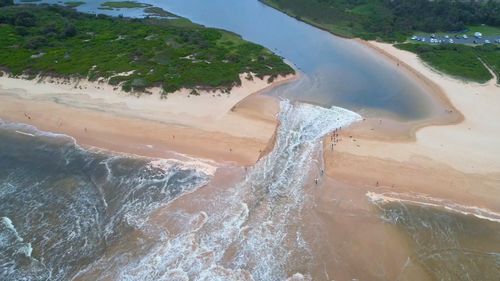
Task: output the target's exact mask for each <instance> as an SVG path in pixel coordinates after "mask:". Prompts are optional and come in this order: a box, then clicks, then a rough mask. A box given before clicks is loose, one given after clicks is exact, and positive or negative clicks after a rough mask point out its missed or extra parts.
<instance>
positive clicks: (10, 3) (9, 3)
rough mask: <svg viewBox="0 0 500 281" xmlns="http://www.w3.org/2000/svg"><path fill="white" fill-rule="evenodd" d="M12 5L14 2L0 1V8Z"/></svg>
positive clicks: (12, 0) (10, 0)
mask: <svg viewBox="0 0 500 281" xmlns="http://www.w3.org/2000/svg"><path fill="white" fill-rule="evenodd" d="M10 5H14V0H0V7H5V6H10Z"/></svg>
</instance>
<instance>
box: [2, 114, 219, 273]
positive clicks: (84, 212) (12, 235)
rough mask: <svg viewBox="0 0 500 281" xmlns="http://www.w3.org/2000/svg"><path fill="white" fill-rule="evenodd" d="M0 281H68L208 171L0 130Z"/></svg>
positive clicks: (17, 128)
mask: <svg viewBox="0 0 500 281" xmlns="http://www.w3.org/2000/svg"><path fill="white" fill-rule="evenodd" d="M0 144H1V149H0V202H1V204H0V217H1V222H0V224H1V226H0V279H1V280H46V279H47V278H49V277H50V280H67V279H69V277H71V276H72V275H73V274H75V273H76V272H77V271H78V270H79V269H80V268H81V266H82V265H85V264H88V263H90V262H92V261H94V260H95V259H98V258H99V257H100V256H102V254H103V253H104V252H105V251H106V249H107V248H108V247H112V246H113V244H115V243H116V241H118V240H120V239H121V237H123V236H124V235H125V234H127V233H129V232H130V231H133V230H135V229H141V228H143V227H144V222H145V220H146V218H147V216H148V215H149V214H150V213H151V212H152V211H153V210H155V209H157V208H158V207H160V206H162V205H164V204H167V203H168V202H169V201H171V200H172V199H174V198H176V197H178V196H180V195H181V194H184V193H186V192H190V191H193V190H195V189H196V188H199V187H200V186H202V185H204V184H206V183H207V182H208V180H209V179H210V178H211V172H213V171H212V170H213V169H215V168H214V167H210V166H205V165H201V166H200V164H195V163H192V162H191V163H190V162H189V161H188V162H181V161H177V160H153V159H144V158H131V157H128V156H122V155H110V154H106V153H101V152H92V151H88V150H84V149H82V148H80V147H78V146H77V145H76V144H75V142H74V140H73V139H71V138H69V137H66V136H63V135H55V134H50V133H44V132H39V131H37V130H36V129H34V128H32V127H30V126H23V125H18V124H9V123H0Z"/></svg>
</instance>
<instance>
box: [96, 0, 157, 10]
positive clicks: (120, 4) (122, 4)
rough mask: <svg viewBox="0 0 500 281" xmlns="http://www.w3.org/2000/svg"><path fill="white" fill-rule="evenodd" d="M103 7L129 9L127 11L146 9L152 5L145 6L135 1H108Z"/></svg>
mask: <svg viewBox="0 0 500 281" xmlns="http://www.w3.org/2000/svg"><path fill="white" fill-rule="evenodd" d="M101 6H102V7H107V8H112V9H113V8H115V9H119V8H127V9H133V8H144V7H148V6H150V5H148V4H144V3H139V2H135V1H106V2H104V3H102V4H101Z"/></svg>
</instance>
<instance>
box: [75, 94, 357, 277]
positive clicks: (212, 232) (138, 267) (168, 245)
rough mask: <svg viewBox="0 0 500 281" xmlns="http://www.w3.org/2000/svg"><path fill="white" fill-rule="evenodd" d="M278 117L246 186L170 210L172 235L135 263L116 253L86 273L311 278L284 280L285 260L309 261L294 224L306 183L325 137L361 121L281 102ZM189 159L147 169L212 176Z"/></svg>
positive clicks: (204, 166)
mask: <svg viewBox="0 0 500 281" xmlns="http://www.w3.org/2000/svg"><path fill="white" fill-rule="evenodd" d="M279 118H280V121H281V123H280V124H281V125H280V127H279V128H278V132H277V138H276V145H275V148H274V149H273V151H271V152H270V153H269V154H268V155H267V156H265V157H264V158H262V159H261V160H260V161H259V162H258V163H257V164H256V165H255V166H254V167H252V168H251V169H249V171H248V173H247V176H246V178H245V180H244V181H242V182H241V183H239V184H237V185H236V186H234V187H231V188H229V189H224V190H225V191H224V192H221V193H220V194H215V195H212V196H214V197H210V199H209V201H203V211H201V212H198V213H187V212H183V211H181V210H178V211H175V212H169V213H168V214H167V216H168V218H169V222H170V223H169V224H173V225H175V229H176V231H175V234H169V232H168V230H167V231H165V232H162V235H161V238H160V239H159V240H160V241H157V242H156V243H154V244H153V245H151V246H148V247H147V250H146V251H144V252H142V253H141V254H140V255H139V256H138V257H137V258H134V259H132V260H130V259H129V258H128V257H129V256H128V253H126V252H123V253H118V254H117V256H116V257H103V259H102V260H100V261H97V262H96V263H94V264H92V265H90V266H89V267H88V269H87V270H95V269H96V268H99V269H98V270H102V272H103V273H102V275H101V276H100V277H99V280H109V279H116V280H146V279H150V277H151V276H155V280H169V281H170V280H194V281H201V280H210V281H212V280H224V281H231V280H238V281H239V280H247V281H261V280H266V281H267V280H290V281H295V280H311V278H310V277H309V276H308V275H307V274H306V273H302V274H301V273H295V274H293V275H291V276H288V274H287V273H288V272H289V268H287V266H288V265H289V264H290V263H289V262H290V258H292V257H293V258H299V259H300V261H299V262H297V260H294V261H293V262H294V263H295V264H300V263H301V261H304V263H303V264H302V265H304V264H307V262H308V255H309V249H308V244H307V243H306V241H305V240H304V238H303V237H302V236H303V235H302V233H301V230H300V228H297V227H295V226H294V225H296V220H297V219H298V218H299V217H300V212H301V208H302V206H303V203H304V201H305V200H306V199H305V198H306V196H305V193H304V185H305V181H306V179H307V177H308V174H309V170H310V168H311V167H312V165H311V164H312V162H313V160H314V158H313V157H314V156H315V155H317V153H318V151H319V149H321V145H320V144H321V139H322V137H323V136H324V135H325V134H327V133H329V132H330V131H333V130H334V129H336V128H338V127H341V126H342V127H344V126H347V125H348V124H350V123H352V122H355V121H358V120H360V119H361V117H360V116H359V115H357V114H355V113H353V112H350V111H348V110H345V109H341V108H337V107H334V108H332V109H326V108H322V107H317V106H313V105H306V104H292V103H290V102H288V101H282V102H281V111H280V114H279ZM184 159H186V158H184ZM184 159H183V160H184ZM186 160H187V161H179V160H172V159H155V160H152V161H151V162H150V163H149V167H150V168H151V169H159V170H161V171H166V172H167V173H168V171H170V170H171V169H175V168H181V169H190V170H191V169H193V170H196V171H199V173H202V174H204V175H213V174H214V173H215V172H216V168H217V167H216V166H215V165H212V163H207V162H205V161H202V160H199V159H192V158H191V159H186ZM201 200H203V198H201ZM146 229H148V228H144V229H143V230H146ZM285 245H286V246H285ZM228 253H231V254H230V260H228V256H227V254H228ZM309 260H310V259H309ZM110 264H112V268H110ZM85 273H86V272H85V271H82V272H80V275H84V274H85Z"/></svg>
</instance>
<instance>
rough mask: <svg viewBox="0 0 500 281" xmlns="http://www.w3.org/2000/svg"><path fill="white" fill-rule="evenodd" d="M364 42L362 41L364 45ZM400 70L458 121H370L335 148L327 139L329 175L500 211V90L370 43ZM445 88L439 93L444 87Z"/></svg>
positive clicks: (343, 133) (350, 130)
mask: <svg viewBox="0 0 500 281" xmlns="http://www.w3.org/2000/svg"><path fill="white" fill-rule="evenodd" d="M359 41H360V40H359ZM362 44H363V45H365V46H368V47H371V48H372V49H373V50H374V51H375V52H377V53H379V54H380V55H382V56H385V57H386V58H387V59H388V60H390V61H392V62H393V63H395V64H399V66H401V67H402V69H403V71H406V72H407V73H409V74H410V75H412V76H413V77H415V79H417V80H418V81H420V82H422V83H425V84H426V85H428V86H429V87H431V88H434V89H435V90H436V91H434V93H437V95H436V97H437V98H439V99H440V100H441V101H442V102H444V103H445V104H448V106H450V108H453V109H452V110H453V111H454V112H453V113H454V115H455V117H458V118H443V119H441V120H439V119H437V122H436V120H432V119H430V120H427V121H424V122H421V123H417V124H414V125H416V126H414V127H413V129H412V130H411V131H410V132H411V134H408V130H407V129H408V127H407V126H406V127H405V126H404V125H402V124H398V122H397V121H394V120H392V122H391V120H382V119H379V120H368V119H366V120H364V121H362V122H359V123H357V124H354V125H352V126H350V127H349V128H347V129H345V130H342V131H341V132H340V134H339V137H338V139H340V141H339V142H338V143H336V144H335V146H334V149H333V151H332V149H331V137H330V136H328V137H326V138H325V139H324V159H325V169H326V174H327V175H328V176H329V177H331V178H333V179H335V180H337V181H340V182H344V183H346V184H348V185H350V186H352V187H353V188H361V189H363V190H367V191H373V192H381V193H384V192H399V193H408V194H410V193H411V194H426V195H428V196H431V197H435V198H441V199H444V200H452V201H453V202H456V203H458V204H463V205H473V206H477V207H481V208H487V209H491V210H493V211H495V212H498V211H499V210H500V202H499V201H498V198H500V188H498V186H499V183H500V161H498V156H497V155H500V128H499V127H498V126H495V125H494V124H495V122H496V121H495V120H498V118H500V113H499V112H498V110H496V108H497V107H498V105H500V87H499V86H498V85H497V84H496V81H495V80H494V79H493V80H491V81H489V82H488V83H486V84H477V83H472V82H464V81H460V80H456V79H454V78H451V77H448V76H446V75H444V74H441V73H439V72H437V71H435V70H433V69H431V68H429V67H428V66H427V65H425V64H424V63H423V62H422V61H421V60H420V59H419V58H418V57H417V56H416V55H415V54H413V53H410V52H407V51H403V50H399V49H397V48H395V47H394V46H393V45H391V44H386V43H379V42H362ZM436 87H437V88H436Z"/></svg>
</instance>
